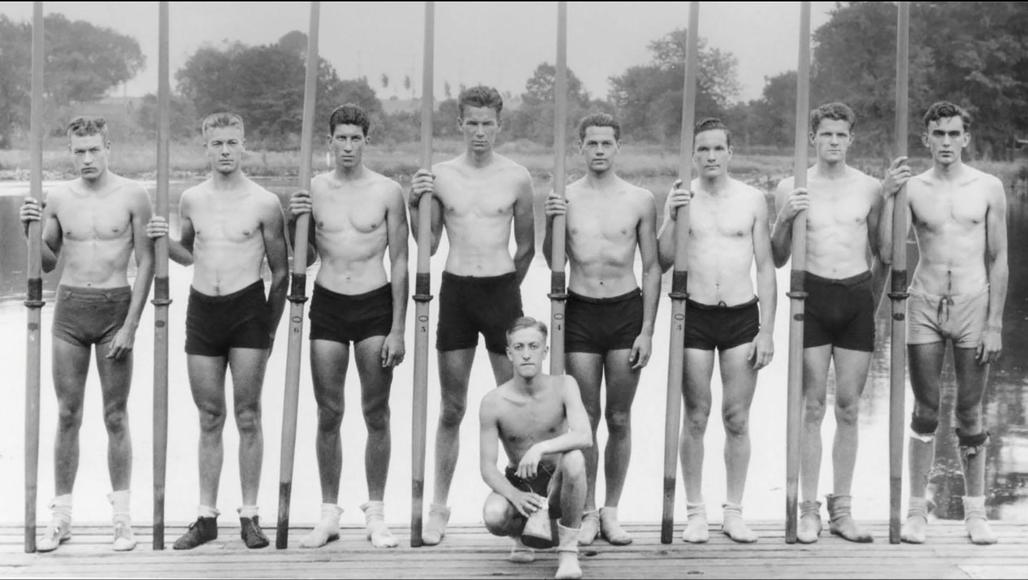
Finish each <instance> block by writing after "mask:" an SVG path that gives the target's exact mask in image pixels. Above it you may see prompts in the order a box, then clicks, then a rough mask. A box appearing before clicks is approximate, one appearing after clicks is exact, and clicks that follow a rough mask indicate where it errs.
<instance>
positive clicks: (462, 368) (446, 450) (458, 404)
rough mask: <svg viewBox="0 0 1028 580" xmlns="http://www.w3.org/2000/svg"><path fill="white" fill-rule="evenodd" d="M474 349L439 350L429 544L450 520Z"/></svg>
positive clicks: (426, 531) (426, 532) (435, 541)
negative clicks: (448, 503) (439, 400)
mask: <svg viewBox="0 0 1028 580" xmlns="http://www.w3.org/2000/svg"><path fill="white" fill-rule="evenodd" d="M474 359H475V349H474V348H466V349H463V350H446V351H439V384H440V390H441V391H442V405H441V406H440V410H439V426H438V428H437V429H436V437H435V495H434V496H433V505H432V506H431V507H430V508H429V514H428V523H427V525H426V526H425V529H424V531H423V532H422V540H423V541H424V543H425V544H426V545H429V546H434V545H435V544H438V543H439V542H440V541H442V538H443V536H444V535H445V533H446V523H447V521H448V520H449V509H448V508H447V507H446V501H447V498H449V496H450V483H451V482H452V481H453V472H454V469H456V467H457V456H458V454H459V453H460V425H461V422H462V421H463V420H464V413H465V411H466V410H467V404H468V380H469V379H470V377H471V364H472V363H473V362H474Z"/></svg>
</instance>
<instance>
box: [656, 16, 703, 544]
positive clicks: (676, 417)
mask: <svg viewBox="0 0 1028 580" xmlns="http://www.w3.org/2000/svg"><path fill="white" fill-rule="evenodd" d="M699 26H700V4H699V2H690V3H689V28H688V30H689V32H688V34H689V37H688V46H687V48H686V52H685V80H684V84H683V86H682V143H681V150H680V159H679V169H678V177H679V179H681V180H682V187H683V188H686V189H688V188H689V184H690V183H691V181H692V149H693V137H694V126H695V122H696V75H697V72H698V69H699ZM675 221H676V227H675V267H674V272H673V274H672V279H671V293H670V294H669V296H670V297H671V338H670V340H669V346H668V377H667V400H666V406H665V417H664V482H663V483H664V490H663V492H664V493H663V506H662V513H661V519H660V542H661V543H662V544H670V543H671V542H672V541H673V539H674V525H675V488H676V487H677V471H678V438H679V435H680V433H681V422H682V381H683V380H684V379H685V377H684V374H685V299H686V291H687V289H688V286H689V284H688V277H689V272H688V259H687V257H688V256H687V253H686V250H687V248H688V241H689V223H690V222H689V206H685V207H683V208H681V209H679V210H678V212H677V215H676V216H675ZM683 469H684V466H683Z"/></svg>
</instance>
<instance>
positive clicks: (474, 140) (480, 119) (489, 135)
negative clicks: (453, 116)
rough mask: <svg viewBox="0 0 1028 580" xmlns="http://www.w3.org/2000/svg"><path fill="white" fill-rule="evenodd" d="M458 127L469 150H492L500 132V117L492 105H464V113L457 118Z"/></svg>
mask: <svg viewBox="0 0 1028 580" xmlns="http://www.w3.org/2000/svg"><path fill="white" fill-rule="evenodd" d="M457 127H458V128H459V129H460V131H461V134H462V135H463V136H464V145H465V147H466V148H467V150H468V152H471V153H486V152H488V151H491V150H492V148H493V143H495V142H496V134H497V133H499V132H500V117H499V114H498V113H497V112H496V109H494V108H492V107H464V113H463V115H462V116H461V118H460V119H458V120H457Z"/></svg>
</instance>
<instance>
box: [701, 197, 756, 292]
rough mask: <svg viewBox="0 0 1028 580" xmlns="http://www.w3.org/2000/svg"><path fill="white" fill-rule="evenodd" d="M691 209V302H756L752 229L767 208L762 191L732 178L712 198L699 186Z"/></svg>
mask: <svg viewBox="0 0 1028 580" xmlns="http://www.w3.org/2000/svg"><path fill="white" fill-rule="evenodd" d="M691 190H692V191H693V192H694V196H693V198H692V201H691V202H690V203H689V207H690V212H689V224H690V228H689V250H688V268H689V283H688V290H687V291H688V294H689V298H690V299H692V300H694V301H696V302H700V303H703V304H719V303H722V302H723V303H724V304H726V305H728V306H733V305H736V304H742V303H744V302H748V301H749V300H752V299H753V297H754V292H753V279H752V276H751V270H752V267H753V226H754V221H755V220H756V216H757V215H758V206H757V204H766V203H767V201H766V200H765V198H764V194H763V193H762V192H760V191H759V190H757V189H755V188H753V187H750V186H749V185H746V184H745V183H742V182H741V181H737V180H735V179H731V178H729V179H728V180H727V185H726V187H725V188H724V189H723V190H722V191H719V192H717V193H716V194H713V195H712V194H711V193H709V192H707V191H704V190H703V189H702V185H701V183H700V180H698V179H697V180H694V181H693V182H692V186H691Z"/></svg>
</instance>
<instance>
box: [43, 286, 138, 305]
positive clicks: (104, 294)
mask: <svg viewBox="0 0 1028 580" xmlns="http://www.w3.org/2000/svg"><path fill="white" fill-rule="evenodd" d="M57 298H58V299H61V300H81V301H85V302H122V301H126V300H131V299H132V288H130V287H128V286H115V287H113V288H90V287H89V286H66V285H64V284H61V285H59V286H58V287H57Z"/></svg>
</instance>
